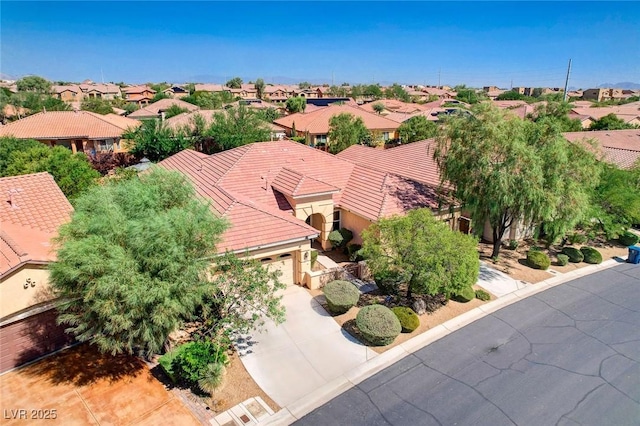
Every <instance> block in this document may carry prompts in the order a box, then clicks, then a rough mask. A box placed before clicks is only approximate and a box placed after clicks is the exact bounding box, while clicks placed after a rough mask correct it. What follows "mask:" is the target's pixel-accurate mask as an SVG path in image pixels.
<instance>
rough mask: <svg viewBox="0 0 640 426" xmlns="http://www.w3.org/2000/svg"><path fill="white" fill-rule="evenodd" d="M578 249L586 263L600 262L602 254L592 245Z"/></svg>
mask: <svg viewBox="0 0 640 426" xmlns="http://www.w3.org/2000/svg"><path fill="white" fill-rule="evenodd" d="M580 251H581V252H582V255H583V256H584V261H585V262H586V263H591V264H594V265H597V264H598V263H602V254H600V252H599V251H598V250H596V249H594V248H593V247H582V248H581V249H580Z"/></svg>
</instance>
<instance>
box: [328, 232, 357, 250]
mask: <svg viewBox="0 0 640 426" xmlns="http://www.w3.org/2000/svg"><path fill="white" fill-rule="evenodd" d="M327 239H328V240H329V242H330V243H331V246H332V247H333V248H340V247H345V246H346V245H347V244H349V241H351V240H353V232H351V231H349V230H348V229H347V228H340V229H336V230H335V231H331V232H330V233H329V236H328V237H327Z"/></svg>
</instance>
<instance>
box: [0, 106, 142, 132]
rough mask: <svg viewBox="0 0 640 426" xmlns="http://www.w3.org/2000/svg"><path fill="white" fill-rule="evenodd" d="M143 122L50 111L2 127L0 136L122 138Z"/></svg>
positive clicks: (118, 117) (81, 112)
mask: <svg viewBox="0 0 640 426" xmlns="http://www.w3.org/2000/svg"><path fill="white" fill-rule="evenodd" d="M139 125H140V123H139V122H138V121H136V120H132V119H130V118H126V117H120V116H116V115H115V114H109V115H100V114H95V113H93V112H89V111H49V112H40V113H37V114H33V115H30V116H29V117H25V118H23V119H21V120H17V121H14V122H12V123H9V124H7V125H6V126H1V127H0V136H14V137H16V138H19V139H30V138H31V139H73V138H86V139H107V138H119V137H121V136H122V133H123V132H124V131H125V130H126V129H127V128H128V127H137V126H139Z"/></svg>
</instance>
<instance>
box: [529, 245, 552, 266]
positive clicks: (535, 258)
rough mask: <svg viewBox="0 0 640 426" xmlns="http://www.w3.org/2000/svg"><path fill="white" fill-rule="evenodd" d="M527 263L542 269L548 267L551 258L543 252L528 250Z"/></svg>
mask: <svg viewBox="0 0 640 426" xmlns="http://www.w3.org/2000/svg"><path fill="white" fill-rule="evenodd" d="M527 265H529V266H530V267H531V268H533V269H542V270H543V271H544V270H546V269H549V266H550V265H551V259H549V256H548V255H547V254H546V253H544V252H541V251H537V250H529V251H528V252H527Z"/></svg>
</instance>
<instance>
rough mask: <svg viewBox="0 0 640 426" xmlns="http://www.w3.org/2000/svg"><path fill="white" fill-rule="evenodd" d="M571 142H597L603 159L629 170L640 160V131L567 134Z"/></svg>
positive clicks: (600, 131) (565, 135) (601, 131)
mask: <svg viewBox="0 0 640 426" xmlns="http://www.w3.org/2000/svg"><path fill="white" fill-rule="evenodd" d="M564 137H565V138H567V140H569V141H571V142H576V141H585V143H586V141H587V140H591V141H595V142H596V144H597V146H596V148H597V149H598V151H599V152H600V154H601V155H602V157H603V158H604V159H605V160H606V161H608V162H610V163H613V164H616V165H617V166H618V167H621V168H629V167H631V166H633V165H634V163H635V162H636V161H637V160H638V158H640V129H630V130H599V131H593V132H567V133H564Z"/></svg>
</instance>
